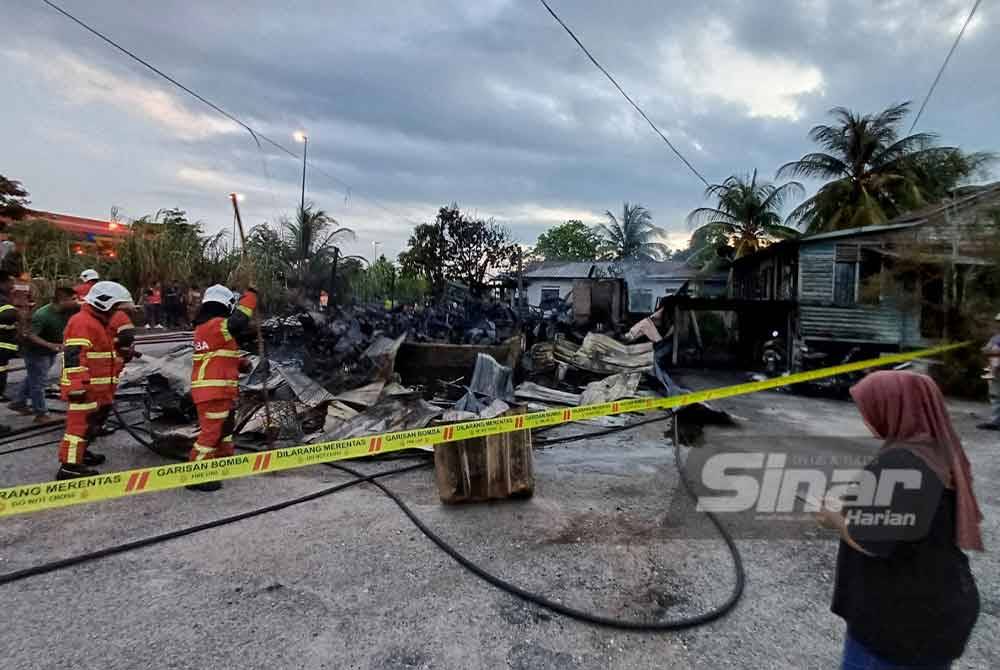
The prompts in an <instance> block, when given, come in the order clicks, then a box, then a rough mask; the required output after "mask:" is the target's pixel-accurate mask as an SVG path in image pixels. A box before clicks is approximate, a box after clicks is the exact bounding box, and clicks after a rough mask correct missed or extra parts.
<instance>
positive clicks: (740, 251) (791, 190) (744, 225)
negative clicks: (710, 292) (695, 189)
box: [687, 170, 805, 258]
mask: <svg viewBox="0 0 1000 670" xmlns="http://www.w3.org/2000/svg"><path fill="white" fill-rule="evenodd" d="M804 195H805V189H804V188H803V187H802V184H800V183H799V182H797V181H790V182H788V183H787V184H782V185H781V186H776V185H774V184H771V183H770V182H766V181H762V182H758V181H757V170H754V171H753V173H751V174H748V175H743V176H738V175H733V176H731V177H729V178H728V179H726V180H725V181H724V182H722V183H721V184H712V185H711V186H709V187H708V188H706V189H705V197H706V198H714V199H715V200H716V206H715V207H699V208H698V209H696V210H694V211H693V212H691V213H690V214H688V217H687V220H688V224H689V225H692V226H697V227H696V228H695V230H694V233H693V234H692V239H699V240H706V244H707V241H709V240H711V241H716V242H717V241H719V240H726V241H727V242H728V243H729V244H730V245H731V246H732V247H734V248H735V257H736V258H740V257H742V256H746V255H747V254H751V253H753V252H755V251H757V250H758V249H760V248H761V247H763V246H765V245H766V244H767V243H768V242H770V241H771V240H774V239H788V238H790V237H798V235H799V232H798V231H797V230H795V229H794V228H787V227H785V226H783V225H782V223H781V210H782V208H783V207H784V206H785V204H786V203H787V201H788V200H789V199H790V198H801V197H803V196H804ZM699 251H700V250H696V251H695V252H694V254H693V256H694V257H696V258H697V257H699V255H700V254H699Z"/></svg>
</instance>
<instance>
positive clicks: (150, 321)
mask: <svg viewBox="0 0 1000 670" xmlns="http://www.w3.org/2000/svg"><path fill="white" fill-rule="evenodd" d="M162 309H163V294H162V292H161V291H160V282H156V283H155V284H153V285H152V286H151V287H150V288H148V289H146V295H145V298H144V299H143V314H144V316H145V317H146V328H163V323H162V321H161V319H162V318H163V316H162V312H161V310H162Z"/></svg>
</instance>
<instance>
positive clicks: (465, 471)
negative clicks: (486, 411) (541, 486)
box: [434, 408, 535, 504]
mask: <svg viewBox="0 0 1000 670" xmlns="http://www.w3.org/2000/svg"><path fill="white" fill-rule="evenodd" d="M523 413H524V409H523V408H515V409H512V410H511V411H510V412H508V413H507V414H523ZM434 471H435V474H436V477H437V485H438V495H440V496H441V502H444V503H449V504H451V503H460V502H481V501H484V500H498V499H502V498H527V497H530V496H531V495H532V494H533V493H534V491H535V473H534V467H533V463H532V457H531V431H530V430H521V431H516V432H513V433H504V434H503V435H491V436H489V437H479V438H473V439H471V440H461V441H459V442H449V443H447V444H438V445H435V446H434Z"/></svg>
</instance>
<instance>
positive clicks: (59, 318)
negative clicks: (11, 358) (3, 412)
mask: <svg viewBox="0 0 1000 670" xmlns="http://www.w3.org/2000/svg"><path fill="white" fill-rule="evenodd" d="M76 295H77V294H76V292H75V290H74V289H71V288H67V287H65V286H60V287H59V288H57V289H56V292H55V295H54V296H53V298H52V302H50V303H48V304H47V305H43V306H41V307H39V308H38V309H37V310H35V313H34V314H32V316H31V329H30V330H29V331H28V332H27V333H25V335H24V342H23V344H22V346H21V355H22V357H23V358H24V370H25V378H24V384H23V385H22V386H21V388H20V390H19V391H18V393H17V396H16V398H15V399H14V402H12V403H11V404H10V409H12V410H14V411H15V412H17V413H18V414H24V415H28V414H32V413H33V414H34V415H35V422H36V423H43V422H45V421H48V419H49V414H48V407H47V406H46V403H45V387H46V385H47V384H48V380H49V370H51V369H52V364H53V363H55V360H56V354H58V353H59V352H61V351H62V341H63V331H64V330H66V323H67V322H68V321H69V318H70V316H71V315H72V314H73V312H75V311H76V310H77V309H78V305H77V302H76ZM29 398H30V399H31V408H30V409H29V408H28V399H29Z"/></svg>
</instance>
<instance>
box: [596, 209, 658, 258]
mask: <svg viewBox="0 0 1000 670" xmlns="http://www.w3.org/2000/svg"><path fill="white" fill-rule="evenodd" d="M604 215H605V216H606V217H607V218H608V222H607V223H601V224H598V225H597V226H596V228H595V232H597V233H598V234H600V235H601V236H602V237H604V240H605V243H606V245H607V250H608V251H609V255H610V256H611V258H612V259H613V260H619V261H622V260H634V261H658V260H661V259H663V258H666V257H667V256H669V255H670V248H669V247H668V246H667V245H666V244H663V243H662V242H657V241H656V238H660V237H663V236H665V235H666V233H665V231H664V230H663V229H662V228H659V227H658V226H655V225H653V217H652V215H651V214H650V213H649V210H647V209H646V208H645V207H643V206H642V205H630V204H629V203H628V202H625V203H624V204H623V205H622V217H621V219H618V218H617V217H616V216H615V215H614V214H612V213H611V211H610V210H608V211H605V212H604Z"/></svg>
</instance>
